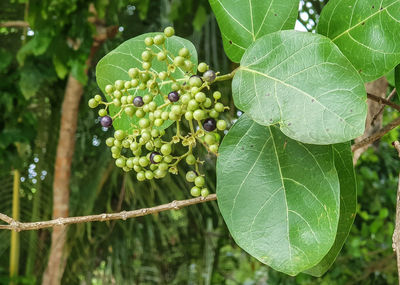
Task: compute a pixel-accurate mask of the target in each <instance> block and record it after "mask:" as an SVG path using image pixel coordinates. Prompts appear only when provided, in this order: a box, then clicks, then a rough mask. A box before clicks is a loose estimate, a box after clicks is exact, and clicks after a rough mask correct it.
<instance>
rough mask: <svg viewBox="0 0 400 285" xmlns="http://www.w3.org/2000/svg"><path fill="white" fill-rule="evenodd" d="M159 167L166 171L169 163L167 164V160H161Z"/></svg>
mask: <svg viewBox="0 0 400 285" xmlns="http://www.w3.org/2000/svg"><path fill="white" fill-rule="evenodd" d="M158 169H160V170H162V171H165V170H167V169H168V164H166V163H165V162H161V163H160V164H159V165H158Z"/></svg>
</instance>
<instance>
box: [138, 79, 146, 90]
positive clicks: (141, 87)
mask: <svg viewBox="0 0 400 285" xmlns="http://www.w3.org/2000/svg"><path fill="white" fill-rule="evenodd" d="M146 82H147V81H146ZM146 88H147V86H146V84H145V83H143V82H142V83H140V84H139V89H140V90H145V89H146Z"/></svg>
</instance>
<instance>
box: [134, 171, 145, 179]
mask: <svg viewBox="0 0 400 285" xmlns="http://www.w3.org/2000/svg"><path fill="white" fill-rule="evenodd" d="M136 178H137V180H139V181H144V180H146V176H145V174H144V171H140V172H138V174H136Z"/></svg>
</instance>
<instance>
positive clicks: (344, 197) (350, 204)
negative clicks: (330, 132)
mask: <svg viewBox="0 0 400 285" xmlns="http://www.w3.org/2000/svg"><path fill="white" fill-rule="evenodd" d="M333 150H334V156H335V166H336V170H337V172H338V176H339V182H340V217H339V224H338V229H337V234H336V239H335V243H334V244H333V246H332V248H331V249H330V250H329V252H328V254H327V255H326V256H325V257H324V258H323V259H322V260H321V262H320V263H318V264H317V265H316V266H314V267H312V268H310V269H308V270H307V271H305V273H308V274H311V275H314V276H322V275H323V274H324V273H325V272H326V271H327V270H328V269H329V267H331V265H332V264H333V262H334V261H335V259H336V257H337V256H338V254H339V252H340V250H341V249H342V247H343V244H344V242H345V241H346V239H347V236H348V235H349V232H350V229H351V226H352V225H353V222H354V218H355V216H356V210H357V181H356V176H355V173H354V168H353V154H352V152H351V147H350V143H349V142H348V143H343V144H335V145H333Z"/></svg>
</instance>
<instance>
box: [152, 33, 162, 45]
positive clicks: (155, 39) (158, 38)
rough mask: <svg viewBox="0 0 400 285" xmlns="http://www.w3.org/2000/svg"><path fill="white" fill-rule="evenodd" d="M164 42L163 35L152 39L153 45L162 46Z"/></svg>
mask: <svg viewBox="0 0 400 285" xmlns="http://www.w3.org/2000/svg"><path fill="white" fill-rule="evenodd" d="M164 42H165V37H164V35H156V36H155V37H154V43H155V44H156V45H162V44H163V43H164Z"/></svg>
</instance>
